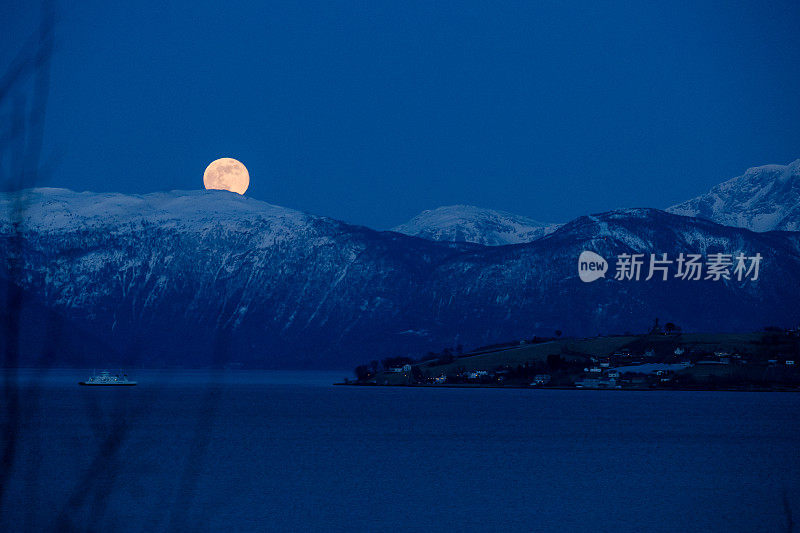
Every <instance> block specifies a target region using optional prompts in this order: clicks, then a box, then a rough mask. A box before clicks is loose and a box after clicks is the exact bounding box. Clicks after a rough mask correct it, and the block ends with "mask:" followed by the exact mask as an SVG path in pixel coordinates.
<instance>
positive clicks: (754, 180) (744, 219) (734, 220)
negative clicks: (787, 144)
mask: <svg viewBox="0 0 800 533" xmlns="http://www.w3.org/2000/svg"><path fill="white" fill-rule="evenodd" d="M667 211H669V212H670V213H674V214H676V215H684V216H690V217H697V218H704V219H706V220H711V221H714V222H716V223H718V224H724V225H726V226H736V227H741V228H747V229H749V230H752V231H759V232H763V231H773V230H784V231H800V159H797V160H795V161H793V162H792V163H789V164H788V165H763V166H760V167H753V168H749V169H747V171H746V172H745V173H744V174H742V175H741V176H737V177H735V178H733V179H731V180H728V181H726V182H724V183H720V184H719V185H717V186H716V187H714V188H712V189H711V190H710V191H709V192H708V193H707V194H704V195H701V196H698V197H697V198H693V199H691V200H688V201H686V202H683V203H681V204H678V205H674V206H672V207H670V208H668V209H667Z"/></svg>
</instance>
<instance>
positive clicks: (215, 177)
mask: <svg viewBox="0 0 800 533" xmlns="http://www.w3.org/2000/svg"><path fill="white" fill-rule="evenodd" d="M203 185H205V186H206V189H220V190H223V191H231V192H237V193H239V194H244V191H246V190H247V187H248V185H250V173H249V172H247V168H246V167H245V166H244V165H243V164H242V163H240V162H239V161H237V160H235V159H232V158H230V157H223V158H221V159H217V160H216V161H212V162H211V164H210V165H208V166H207V167H206V171H205V172H203Z"/></svg>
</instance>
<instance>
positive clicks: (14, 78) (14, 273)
mask: <svg viewBox="0 0 800 533" xmlns="http://www.w3.org/2000/svg"><path fill="white" fill-rule="evenodd" d="M40 16H41V20H40V24H39V28H38V29H37V31H36V32H35V33H34V35H32V36H31V38H30V39H29V40H28V42H27V43H25V45H23V47H22V49H21V50H20V51H19V52H18V54H17V55H16V57H15V58H14V59H13V60H12V62H11V65H10V66H9V67H8V68H7V69H6V71H5V72H4V73H3V75H2V76H0V112H3V113H4V114H5V113H7V116H8V120H7V121H6V120H3V121H2V122H0V123H5V124H7V126H6V127H4V128H2V129H1V130H0V170H1V171H2V180H1V181H0V188H2V189H3V190H20V189H24V188H26V187H31V186H33V185H34V184H36V183H37V182H38V181H39V179H40V168H39V161H40V159H41V152H42V140H43V136H44V121H45V114H46V110H47V97H48V93H49V90H50V59H51V57H52V54H53V28H54V19H55V10H54V6H53V3H52V2H51V1H50V0H45V1H43V2H42V6H41V14H40ZM26 207H27V205H26V202H25V200H24V198H23V197H22V196H20V195H13V196H12V198H11V201H10V203H9V210H10V212H9V213H8V215H9V218H8V220H9V227H8V228H7V229H6V230H4V231H7V232H8V233H7V235H6V237H5V238H6V241H7V252H8V253H7V255H6V258H5V264H4V265H3V270H5V278H6V279H5V281H4V284H5V290H4V291H3V292H4V296H5V302H4V304H5V305H4V307H3V309H4V313H3V316H2V321H3V324H2V334H3V339H2V346H0V350H2V356H3V359H2V366H3V394H2V396H3V407H4V410H5V413H4V419H3V429H2V431H3V448H2V461H0V506H1V505H2V502H3V500H4V497H5V495H6V489H7V487H8V479H9V477H10V475H11V472H12V469H13V467H14V462H15V459H16V456H17V452H18V450H17V438H18V434H19V433H18V432H19V429H20V409H21V406H20V398H19V383H18V379H17V378H18V374H17V373H18V370H17V368H18V366H19V363H20V338H19V335H20V312H21V310H22V305H23V295H22V290H21V287H20V285H19V282H18V280H19V276H20V275H21V265H20V260H21V256H22V235H21V233H22V224H23V220H24V212H25V209H26Z"/></svg>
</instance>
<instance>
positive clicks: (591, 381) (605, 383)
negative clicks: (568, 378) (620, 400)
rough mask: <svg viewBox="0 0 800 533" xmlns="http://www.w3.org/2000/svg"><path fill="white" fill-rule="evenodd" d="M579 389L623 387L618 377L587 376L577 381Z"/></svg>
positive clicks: (576, 385)
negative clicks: (618, 383) (619, 383)
mask: <svg viewBox="0 0 800 533" xmlns="http://www.w3.org/2000/svg"><path fill="white" fill-rule="evenodd" d="M575 387H577V388H579V389H615V388H621V386H620V385H617V380H616V379H600V378H585V379H582V380H580V381H576V382H575Z"/></svg>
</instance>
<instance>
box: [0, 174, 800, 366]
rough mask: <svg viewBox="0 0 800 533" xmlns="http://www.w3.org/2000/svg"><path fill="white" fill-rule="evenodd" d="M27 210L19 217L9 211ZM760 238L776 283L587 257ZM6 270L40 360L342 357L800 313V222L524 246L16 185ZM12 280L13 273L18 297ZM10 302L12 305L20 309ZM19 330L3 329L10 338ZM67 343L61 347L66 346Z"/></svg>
mask: <svg viewBox="0 0 800 533" xmlns="http://www.w3.org/2000/svg"><path fill="white" fill-rule="evenodd" d="M12 207H21V208H22V210H21V211H20V217H18V218H19V219H20V220H21V222H20V224H19V225H18V226H17V228H18V231H17V232H14V231H13V227H12V224H11V220H12V218H11V217H10V215H9V209H10V208H12ZM583 250H592V251H594V252H596V253H598V254H600V255H601V256H603V257H605V258H607V259H608V261H609V263H610V264H611V265H612V268H613V258H614V257H615V256H616V255H618V254H620V253H630V252H637V253H645V254H649V253H669V254H671V256H675V255H677V254H678V253H680V252H684V253H709V252H726V253H732V254H734V253H737V252H739V251H741V252H744V253H746V254H749V255H752V254H754V253H760V254H761V255H762V256H763V258H764V259H763V265H762V271H761V275H760V279H759V280H758V281H747V280H745V281H742V282H740V281H736V280H727V281H719V282H714V281H685V280H676V279H673V278H670V279H669V280H668V281H660V280H658V281H655V280H651V281H649V282H645V281H638V282H637V281H618V280H615V279H614V277H613V275H608V276H606V277H605V278H603V279H599V280H597V281H595V282H593V283H583V282H581V281H580V279H579V277H578V271H577V258H578V256H579V255H580V253H581V252H582V251H583ZM0 257H2V258H3V259H2V261H0V279H6V280H7V279H11V280H13V281H14V282H15V284H16V285H17V286H19V287H21V289H22V290H23V292H24V296H25V298H24V302H25V306H24V309H23V310H22V311H21V312H18V313H16V314H15V316H19V317H20V323H21V325H22V328H23V338H22V340H23V348H24V350H23V355H24V357H23V360H22V361H21V363H22V364H35V363H36V362H37V361H41V360H42V358H45V359H46V360H50V361H56V362H58V363H61V364H83V365H89V366H94V365H99V366H103V365H105V366H115V363H116V362H119V363H120V364H121V365H123V366H131V365H138V366H145V367H147V366H158V365H162V364H165V365H174V364H181V365H187V366H197V365H208V364H224V363H227V362H241V363H244V364H245V365H248V366H259V367H272V368H277V367H283V368H287V367H295V368H296V367H317V368H341V367H343V366H349V365H351V364H354V363H357V362H363V361H364V360H370V359H379V358H382V357H385V356H389V355H405V354H411V355H419V354H421V353H425V352H427V351H429V350H434V351H438V350H441V349H442V348H444V347H447V346H454V345H456V344H463V345H464V346H465V347H471V346H478V345H484V344H489V343H494V342H499V341H507V340H509V339H515V338H517V339H519V338H527V337H530V336H532V335H536V334H539V335H542V334H544V335H550V334H552V333H553V331H554V330H556V329H560V330H562V331H564V333H565V334H566V335H594V334H597V333H613V332H624V331H626V330H630V331H642V330H644V329H646V328H647V327H648V326H649V324H650V323H651V321H652V319H653V318H654V317H661V318H662V319H664V320H671V321H673V322H675V323H677V324H679V325H681V326H682V327H683V328H684V329H685V330H695V331H697V330H713V331H721V330H723V331H725V330H727V331H731V330H753V329H758V328H761V327H763V326H764V325H771V324H775V325H794V324H796V323H798V322H800V308H798V307H797V305H796V302H797V300H798V298H800V233H753V232H750V231H747V230H744V229H739V228H730V227H725V226H720V225H718V224H714V223H712V222H708V221H704V220H700V219H696V218H688V217H682V216H676V215H672V214H668V213H665V212H663V211H658V210H652V209H637V210H621V211H614V212H610V213H603V214H599V215H593V216H586V217H581V218H578V219H576V220H574V221H572V222H570V223H568V224H565V225H564V226H562V227H561V228H559V229H558V230H556V231H555V232H553V233H552V234H550V235H547V236H545V237H543V238H540V239H538V240H536V241H533V242H531V243H528V244H521V245H518V246H498V247H492V246H476V245H473V244H459V243H446V242H434V241H429V240H425V239H420V238H416V237H409V236H406V235H402V234H399V233H395V232H379V231H373V230H370V229H368V228H363V227H358V226H351V225H348V224H345V223H342V222H338V221H335V220H331V219H328V218H324V217H318V216H312V215H307V214H304V213H300V212H298V211H294V210H291V209H285V208H282V207H277V206H272V205H269V204H266V203H264V202H259V201H256V200H252V199H247V198H244V197H241V196H238V195H234V194H231V193H226V192H224V191H197V192H181V191H175V192H171V193H157V194H151V195H143V196H129V195H117V194H93V193H75V192H71V191H65V190H63V189H36V190H32V191H26V192H23V193H16V194H3V195H0ZM7 287H8V285H7V284H6V283H0V301H3V302H6V298H5V295H4V294H3V292H4V291H5V289H6V288H7ZM9 312H10V311H9V309H8V307H7V305H4V306H3V308H2V309H0V315H4V316H0V318H4V317H5V318H8V313H9ZM4 346H5V343H0V350H2V349H3V347H4ZM48 358H49V359H48Z"/></svg>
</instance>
